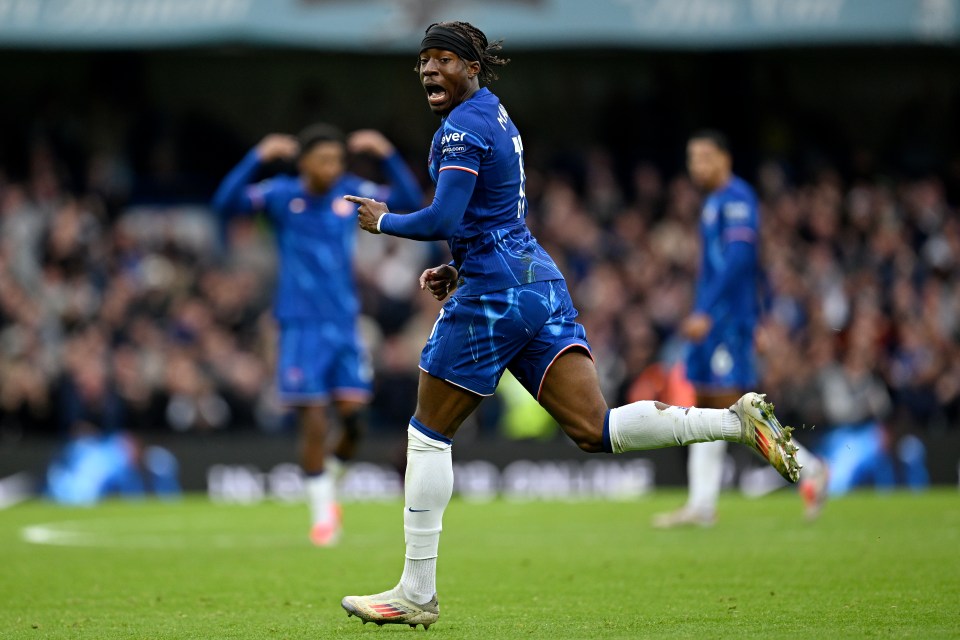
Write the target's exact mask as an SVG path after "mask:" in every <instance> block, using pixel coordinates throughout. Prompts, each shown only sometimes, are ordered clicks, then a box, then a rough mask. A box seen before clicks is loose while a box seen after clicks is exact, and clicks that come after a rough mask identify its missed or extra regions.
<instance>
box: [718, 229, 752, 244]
mask: <svg viewBox="0 0 960 640" xmlns="http://www.w3.org/2000/svg"><path fill="white" fill-rule="evenodd" d="M723 239H724V240H726V241H727V242H737V241H740V242H756V240H757V234H756V232H755V231H754V230H753V229H749V228H747V227H732V228H730V229H727V230H726V231H724V232H723Z"/></svg>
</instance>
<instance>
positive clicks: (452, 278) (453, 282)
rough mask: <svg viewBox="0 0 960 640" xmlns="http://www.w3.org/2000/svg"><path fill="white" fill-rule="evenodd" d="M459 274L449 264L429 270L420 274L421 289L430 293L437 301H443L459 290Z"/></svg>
mask: <svg viewBox="0 0 960 640" xmlns="http://www.w3.org/2000/svg"><path fill="white" fill-rule="evenodd" d="M458 275H459V272H458V271H457V269H456V268H455V267H453V266H452V265H449V264H443V265H440V266H439V267H433V268H432V269H427V270H426V271H424V272H423V273H422V274H420V288H421V289H425V290H427V291H429V292H430V295H432V296H433V297H434V298H436V299H437V300H443V299H444V298H446V297H447V296H448V295H450V294H451V293H453V291H454V290H455V289H456V288H457V276H458Z"/></svg>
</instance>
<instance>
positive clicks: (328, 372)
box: [277, 320, 373, 405]
mask: <svg viewBox="0 0 960 640" xmlns="http://www.w3.org/2000/svg"><path fill="white" fill-rule="evenodd" d="M372 381H373V375H372V368H371V364H370V360H369V358H368V356H367V352H366V349H364V347H363V344H362V343H361V341H360V336H359V334H358V332H357V330H356V328H355V327H353V326H347V327H344V326H343V325H339V324H336V323H333V322H318V321H315V320H300V321H284V322H282V323H281V325H280V349H279V353H278V354H277V389H278V391H279V395H280V400H281V401H282V402H283V403H284V404H289V405H313V404H326V403H327V402H328V401H329V400H331V399H334V400H341V399H342V400H357V401H360V402H365V401H367V400H369V399H370V395H371V391H372V388H373V387H372Z"/></svg>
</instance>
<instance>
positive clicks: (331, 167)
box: [299, 141, 346, 193]
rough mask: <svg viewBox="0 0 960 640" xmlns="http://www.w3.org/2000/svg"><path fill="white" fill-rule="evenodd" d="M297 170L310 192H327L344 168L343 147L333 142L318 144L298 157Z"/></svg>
mask: <svg viewBox="0 0 960 640" xmlns="http://www.w3.org/2000/svg"><path fill="white" fill-rule="evenodd" d="M299 168H300V173H301V175H303V176H304V178H306V180H307V182H308V183H309V185H310V189H311V190H313V191H318V192H321V193H323V192H325V191H327V189H329V188H330V186H331V185H333V183H334V182H336V180H337V178H339V177H340V176H341V175H342V174H343V172H344V170H345V168H346V163H345V160H344V150H343V145H342V144H340V143H339V142H333V141H330V142H318V143H317V144H315V145H313V146H312V147H310V150H309V151H307V152H306V153H305V154H303V155H302V156H301V157H300V163H299Z"/></svg>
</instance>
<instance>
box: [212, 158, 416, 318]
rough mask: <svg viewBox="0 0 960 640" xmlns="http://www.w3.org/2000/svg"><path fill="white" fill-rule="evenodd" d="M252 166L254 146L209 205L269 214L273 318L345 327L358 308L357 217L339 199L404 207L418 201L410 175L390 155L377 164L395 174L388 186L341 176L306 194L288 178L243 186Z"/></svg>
mask: <svg viewBox="0 0 960 640" xmlns="http://www.w3.org/2000/svg"><path fill="white" fill-rule="evenodd" d="M259 164H260V163H259V159H258V157H257V155H256V151H251V152H250V153H249V154H247V156H246V157H245V158H244V159H243V161H242V162H241V163H240V164H239V165H238V166H237V167H236V168H235V169H234V170H233V171H231V173H230V174H229V175H228V176H227V177H226V178H225V179H224V181H223V184H222V185H221V186H220V189H219V190H218V191H217V195H216V196H215V198H214V208H216V209H217V210H219V211H220V212H221V213H224V214H229V213H233V212H250V211H263V212H264V213H266V214H267V216H268V217H269V218H270V221H271V223H272V225H273V228H274V232H275V235H276V242H277V246H278V248H279V256H280V258H279V259H280V268H279V275H278V282H277V290H276V295H275V298H274V314H275V315H276V317H277V318H278V319H279V320H281V321H282V320H297V319H309V320H326V321H332V322H338V323H344V324H347V323H349V324H350V325H352V323H354V322H355V321H356V316H357V314H358V312H359V301H358V299H357V293H356V286H355V283H354V272H353V251H354V246H355V244H356V233H357V216H356V210H355V207H354V206H353V205H352V204H350V203H349V202H347V201H346V200H344V199H343V196H345V195H348V194H354V195H361V196H364V197H367V198H374V199H377V200H383V201H387V202H389V203H390V204H391V206H394V207H397V208H401V209H412V208H416V207H419V206H420V204H421V200H422V194H421V192H420V189H419V186H418V185H417V184H416V180H415V179H414V177H413V175H412V174H410V173H409V170H408V169H407V168H406V165H404V164H403V161H402V160H401V159H400V158H399V156H397V155H396V154H395V155H394V156H391V158H388V159H387V160H386V161H385V164H386V166H385V170H386V171H387V173H388V174H390V175H391V177H393V176H395V175H396V176H398V177H399V181H397V180H395V182H399V185H395V188H394V189H392V190H391V189H390V188H388V187H385V186H380V185H377V184H375V183H373V182H370V181H367V180H363V179H361V178H359V177H358V176H356V175H353V174H349V173H345V174H343V175H342V176H341V177H340V178H339V179H338V180H337V181H336V182H335V183H334V184H333V185H332V186H331V188H330V189H329V190H328V191H327V193H324V194H322V195H318V194H312V193H310V192H308V191H307V190H306V188H305V187H304V185H303V183H302V181H301V180H300V178H299V177H295V176H287V175H283V176H277V177H274V178H271V179H269V180H264V181H262V182H259V183H256V184H249V182H250V180H251V179H252V178H253V177H254V175H255V174H256V171H257V169H258V168H259Z"/></svg>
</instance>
